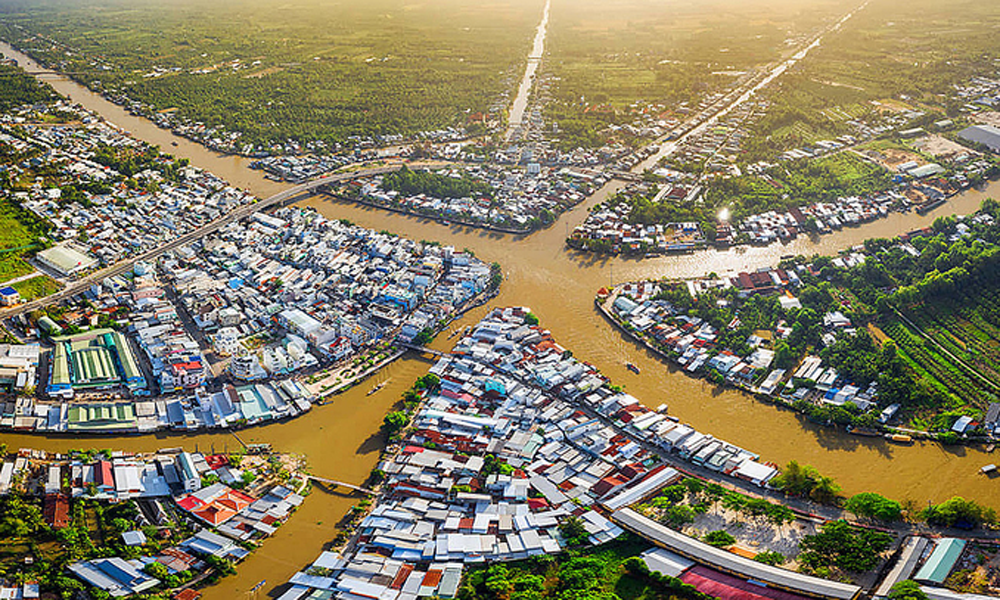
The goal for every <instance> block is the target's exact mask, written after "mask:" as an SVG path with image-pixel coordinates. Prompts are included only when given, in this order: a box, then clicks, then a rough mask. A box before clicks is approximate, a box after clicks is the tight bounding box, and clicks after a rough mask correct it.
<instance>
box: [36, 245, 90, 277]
mask: <svg viewBox="0 0 1000 600" xmlns="http://www.w3.org/2000/svg"><path fill="white" fill-rule="evenodd" d="M35 258H36V259H38V262H40V263H42V264H43V265H45V266H46V267H48V268H50V269H52V270H53V271H55V272H56V273H58V274H59V275H62V276H63V277H70V276H73V275H76V274H77V273H82V272H83V271H86V270H88V269H92V268H94V267H95V266H97V259H95V258H91V257H89V256H87V255H86V254H84V253H83V252H80V251H79V250H77V249H75V248H73V247H72V246H70V245H68V244H62V245H59V246H55V247H54V248H49V249H48V250H42V251H41V252H39V253H38V254H36V255H35Z"/></svg>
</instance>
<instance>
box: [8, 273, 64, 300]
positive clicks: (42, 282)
mask: <svg viewBox="0 0 1000 600" xmlns="http://www.w3.org/2000/svg"><path fill="white" fill-rule="evenodd" d="M11 287H13V288H14V289H15V290H17V291H18V293H19V294H21V299H22V300H24V301H25V302H28V301H31V300H34V299H35V298H41V297H43V296H48V295H49V294H54V293H56V292H58V291H59V290H60V289H62V286H61V285H60V284H59V282H58V281H56V280H55V279H52V278H51V277H49V276H48V275H39V276H37V277H31V278H29V279H25V280H23V281H18V282H17V283H15V284H13V285H12V286H11Z"/></svg>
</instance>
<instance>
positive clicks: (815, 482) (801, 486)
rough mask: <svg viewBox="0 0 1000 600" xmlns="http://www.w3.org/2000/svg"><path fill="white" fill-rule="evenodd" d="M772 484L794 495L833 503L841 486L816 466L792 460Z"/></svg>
mask: <svg viewBox="0 0 1000 600" xmlns="http://www.w3.org/2000/svg"><path fill="white" fill-rule="evenodd" d="M771 485H773V486H774V487H775V488H777V489H779V490H782V491H784V492H785V493H787V494H791V495H793V496H806V497H809V498H812V499H813V500H815V501H816V502H824V503H832V502H834V501H836V499H837V494H839V493H840V486H839V485H838V484H837V483H836V482H835V481H834V480H833V479H832V478H830V477H826V476H824V475H820V473H819V471H817V470H816V469H815V468H814V467H811V466H809V465H805V466H803V465H800V464H799V463H798V462H797V461H794V460H793V461H791V462H789V463H788V465H786V466H785V468H784V469H783V470H782V471H781V474H780V475H778V476H777V477H775V478H774V479H772V480H771Z"/></svg>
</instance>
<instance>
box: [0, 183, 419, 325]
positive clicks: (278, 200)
mask: <svg viewBox="0 0 1000 600" xmlns="http://www.w3.org/2000/svg"><path fill="white" fill-rule="evenodd" d="M402 166H403V165H402V164H399V165H392V166H387V167H374V168H371V169H360V170H357V171H350V172H347V173H338V174H336V175H329V176H326V177H322V178H319V179H314V180H312V181H308V182H306V183H303V184H300V185H297V186H295V187H291V188H289V189H287V190H285V191H283V192H279V193H277V194H275V195H273V196H271V197H269V198H266V199H264V200H260V201H259V202H254V203H252V204H247V205H244V206H240V207H238V208H235V209H233V210H232V211H230V212H229V213H227V214H226V215H224V216H222V217H219V218H218V219H216V220H215V221H212V222H211V223H209V224H207V225H204V226H203V227H200V228H198V229H196V230H194V231H191V232H189V233H186V234H184V235H182V236H180V237H178V238H176V239H174V240H172V241H170V242H167V243H166V244H164V245H162V246H159V247H157V248H153V249H152V250H149V251H146V252H143V253H142V254H139V255H136V256H133V257H130V258H127V259H125V260H122V261H119V262H117V263H115V264H113V265H111V266H109V267H105V268H103V269H100V270H98V271H94V272H93V273H90V274H89V275H86V276H84V277H81V278H80V279H77V280H75V281H72V282H70V283H69V284H67V285H66V287H64V288H63V289H61V290H59V291H58V292H56V293H55V294H52V295H50V296H46V297H44V298H39V299H37V300H32V301H31V302H26V303H24V304H19V305H17V306H14V307H11V308H8V309H6V310H3V311H0V318H3V319H8V318H10V317H13V316H16V315H20V314H24V313H27V312H30V311H33V310H37V309H40V308H44V307H46V306H48V305H50V304H54V303H57V302H61V301H62V300H65V299H67V298H71V297H73V296H75V295H77V294H79V293H82V292H83V291H85V290H86V289H87V288H89V287H90V286H91V285H93V284H95V283H97V282H100V281H102V280H104V279H107V278H108V277H112V276H114V275H119V274H121V273H124V272H125V271H128V270H129V269H131V268H132V267H133V266H135V263H137V262H139V261H146V262H149V261H154V260H156V259H157V258H158V257H160V256H161V255H163V254H164V253H165V252H170V251H171V250H175V249H177V248H180V247H182V246H186V245H187V244H190V243H192V242H195V241H197V240H200V239H201V238H203V237H205V236H206V235H209V234H210V233H214V232H216V231H218V230H220V229H222V228H223V227H225V226H226V225H229V224H230V223H233V222H234V221H238V220H240V219H243V218H245V217H248V216H250V215H251V214H253V213H255V212H258V211H263V210H267V209H268V208H270V207H272V206H274V205H277V204H283V203H292V202H295V201H298V200H300V199H302V197H303V196H311V195H314V194H315V192H316V189H317V188H320V187H322V186H325V185H328V184H331V183H339V182H343V181H349V180H351V179H355V178H358V177H370V176H373V175H382V174H385V173H390V172H393V171H398V170H399V169H400V168H402Z"/></svg>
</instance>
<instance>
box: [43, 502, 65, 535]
mask: <svg viewBox="0 0 1000 600" xmlns="http://www.w3.org/2000/svg"><path fill="white" fill-rule="evenodd" d="M43 512H44V514H45V522H46V523H48V524H49V526H50V527H52V528H53V529H62V528H64V527H69V524H70V523H69V500H68V499H67V498H66V496H64V495H63V494H47V495H46V496H45V504H44V507H43Z"/></svg>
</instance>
